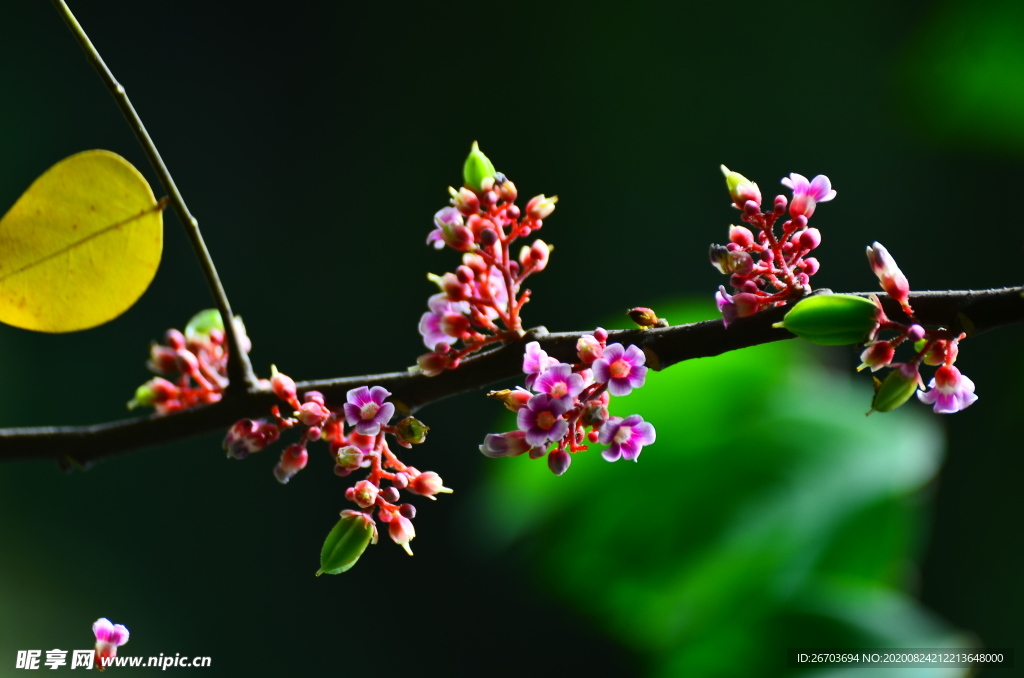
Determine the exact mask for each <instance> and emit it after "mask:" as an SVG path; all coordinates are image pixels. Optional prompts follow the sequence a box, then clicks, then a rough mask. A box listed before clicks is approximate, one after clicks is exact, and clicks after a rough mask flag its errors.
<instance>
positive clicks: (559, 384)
mask: <svg viewBox="0 0 1024 678" xmlns="http://www.w3.org/2000/svg"><path fill="white" fill-rule="evenodd" d="M583 387H584V384H583V377H582V376H580V375H579V374H573V371H572V366H571V365H568V364H566V363H558V364H556V365H553V366H551V367H549V368H548V369H546V370H544V371H543V372H541V374H540V375H539V376H538V377H537V380H536V381H535V382H534V383H533V390H534V391H537V392H538V393H547V394H548V395H549V396H551V397H552V398H562V399H563V400H565V401H566V402H568V403H570V404H571V403H572V402H573V401H574V400H575V399H576V396H578V395H579V394H580V393H581V392H582V391H583Z"/></svg>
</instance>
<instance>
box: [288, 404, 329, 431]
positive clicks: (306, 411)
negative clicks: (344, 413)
mask: <svg viewBox="0 0 1024 678" xmlns="http://www.w3.org/2000/svg"><path fill="white" fill-rule="evenodd" d="M295 416H296V417H298V420H299V421H301V422H302V423H303V424H304V425H305V426H320V425H321V424H323V423H324V422H325V421H327V419H328V418H329V417H330V416H331V411H330V410H329V409H327V408H326V407H324V406H323V405H321V404H320V403H318V402H315V401H309V402H305V403H302V406H301V407H299V409H298V412H296V414H295Z"/></svg>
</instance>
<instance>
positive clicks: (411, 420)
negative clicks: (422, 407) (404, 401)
mask: <svg viewBox="0 0 1024 678" xmlns="http://www.w3.org/2000/svg"><path fill="white" fill-rule="evenodd" d="M429 430H430V427H429V426H426V425H424V423H423V422H422V421H420V420H419V419H417V418H416V417H406V418H405V419H403V420H402V421H400V422H398V425H397V426H396V427H395V437H397V438H398V442H400V443H408V444H410V445H419V444H420V443H422V442H423V441H424V440H426V439H427V431H429Z"/></svg>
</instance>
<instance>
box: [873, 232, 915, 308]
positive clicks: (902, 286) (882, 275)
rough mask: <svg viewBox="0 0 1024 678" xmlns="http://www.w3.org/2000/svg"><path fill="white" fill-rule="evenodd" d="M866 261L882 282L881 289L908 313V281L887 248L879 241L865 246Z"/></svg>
mask: <svg viewBox="0 0 1024 678" xmlns="http://www.w3.org/2000/svg"><path fill="white" fill-rule="evenodd" d="M867 254H868V263H869V264H870V265H871V270H872V271H873V272H874V274H875V275H876V276H878V281H879V282H880V283H881V284H882V289H883V290H885V293H886V294H888V295H889V296H890V297H892V298H893V299H895V300H896V301H898V302H899V303H900V306H902V307H903V309H904V310H905V311H907V312H908V314H909V313H910V304H909V303H908V301H907V300H908V298H909V297H910V283H909V282H907V277H906V276H905V275H903V272H902V271H901V270H900V269H899V266H897V265H896V260H895V259H893V258H892V256H891V255H890V254H889V252H888V250H886V249H885V247H883V246H882V244H881V243H877V242H876V243H873V244H872V245H871V246H870V247H868V248H867Z"/></svg>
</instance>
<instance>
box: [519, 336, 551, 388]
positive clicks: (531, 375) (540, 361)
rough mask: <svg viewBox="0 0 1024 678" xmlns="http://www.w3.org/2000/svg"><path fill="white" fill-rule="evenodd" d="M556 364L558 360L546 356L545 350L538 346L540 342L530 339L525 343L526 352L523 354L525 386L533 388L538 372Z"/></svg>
mask: <svg viewBox="0 0 1024 678" xmlns="http://www.w3.org/2000/svg"><path fill="white" fill-rule="evenodd" d="M557 364H558V360H557V359H555V358H551V357H549V356H548V354H547V352H546V351H544V349H542V348H541V347H540V343H539V342H536V341H531V342H530V343H528V344H527V345H526V352H525V353H524V354H523V372H525V373H526V388H533V383H534V382H535V381H537V377H539V376H540V373H541V372H543V371H544V370H546V369H548V368H549V367H554V366H555V365H557Z"/></svg>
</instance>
